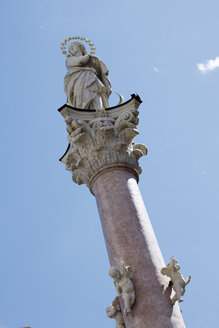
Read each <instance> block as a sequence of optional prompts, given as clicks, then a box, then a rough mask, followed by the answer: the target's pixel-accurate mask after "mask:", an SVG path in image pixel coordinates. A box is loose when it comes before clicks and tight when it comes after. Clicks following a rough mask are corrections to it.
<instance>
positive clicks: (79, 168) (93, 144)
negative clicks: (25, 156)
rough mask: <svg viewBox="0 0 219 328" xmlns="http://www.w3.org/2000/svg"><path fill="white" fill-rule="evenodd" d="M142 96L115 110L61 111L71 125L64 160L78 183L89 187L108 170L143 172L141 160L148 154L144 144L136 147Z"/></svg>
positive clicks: (133, 97)
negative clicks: (140, 164)
mask: <svg viewBox="0 0 219 328" xmlns="http://www.w3.org/2000/svg"><path fill="white" fill-rule="evenodd" d="M140 103H141V100H140V98H139V97H138V96H136V95H132V98H131V99H130V100H129V101H127V102H125V103H123V104H121V105H118V106H115V107H111V108H107V109H100V110H84V109H77V108H74V107H71V106H69V105H67V104H66V105H64V106H62V107H61V108H60V109H59V112H60V113H61V115H62V116H63V117H64V119H65V122H66V124H67V131H68V133H69V134H68V137H67V139H68V142H69V146H68V148H67V150H66V152H65V154H64V155H63V156H62V157H61V158H60V161H61V162H63V163H64V164H65V167H66V169H67V170H69V171H71V172H72V179H73V181H74V182H76V183H77V184H79V185H80V184H86V185H87V186H88V187H89V188H90V187H91V186H90V184H91V182H92V181H93V178H94V177H95V176H96V175H97V174H98V172H99V171H103V169H104V168H105V167H106V168H107V167H112V166H113V167H116V164H118V167H121V164H122V166H123V167H124V169H126V167H127V169H129V170H130V168H132V169H133V172H136V174H135V175H138V174H140V173H141V167H140V166H139V163H138V159H139V158H140V157H141V156H143V155H146V154H147V148H146V147H145V146H144V145H142V144H134V142H133V139H134V137H135V136H136V135H138V134H139V132H138V130H137V125H138V122H139V119H138V114H139V112H138V107H139V105H140Z"/></svg>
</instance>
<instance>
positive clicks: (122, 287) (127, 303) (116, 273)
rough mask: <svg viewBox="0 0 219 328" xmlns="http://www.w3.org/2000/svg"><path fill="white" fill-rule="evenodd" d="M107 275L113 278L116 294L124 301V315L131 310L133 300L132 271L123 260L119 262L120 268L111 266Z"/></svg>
mask: <svg viewBox="0 0 219 328" xmlns="http://www.w3.org/2000/svg"><path fill="white" fill-rule="evenodd" d="M109 275H110V277H111V278H113V279H114V284H115V287H116V290H117V294H118V296H121V297H122V299H123V301H124V312H125V314H126V315H128V313H130V312H131V308H132V306H133V304H134V302H135V290H134V285H133V283H132V281H131V279H132V278H133V272H132V269H131V267H130V266H126V265H125V264H124V261H121V262H120V269H118V268H117V267H111V268H110V269H109Z"/></svg>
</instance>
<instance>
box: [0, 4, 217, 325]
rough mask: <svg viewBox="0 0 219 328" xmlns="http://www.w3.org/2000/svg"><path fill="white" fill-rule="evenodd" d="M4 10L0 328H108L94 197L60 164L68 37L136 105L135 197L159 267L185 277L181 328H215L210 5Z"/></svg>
mask: <svg viewBox="0 0 219 328" xmlns="http://www.w3.org/2000/svg"><path fill="white" fill-rule="evenodd" d="M0 9H1V10H0V12H1V22H2V28H1V34H2V35H1V43H2V51H1V63H2V64H3V65H2V73H1V78H2V84H1V85H2V87H1V91H2V94H1V109H2V110H1V115H2V119H1V128H0V132H1V155H2V160H1V175H2V176H1V203H2V204H1V214H2V215H1V221H0V264H1V265H0V267H1V273H0V328H17V327H24V326H31V327H32V328H50V327H51V328H60V327H64V328H70V327H71V328H72V327H77V326H79V325H80V326H81V327H88V326H89V327H102V326H104V327H105V328H111V327H115V322H114V320H110V319H109V318H107V317H106V315H105V308H106V307H107V306H108V305H109V304H110V303H111V301H112V299H113V297H114V296H115V290H114V286H113V283H112V280H111V279H110V277H108V273H107V272H108V268H109V261H108V258H107V253H106V248H105V244H104V239H103V235H102V230H101V225H100V220H99V217H98V212H97V208H96V203H95V198H94V197H93V196H92V195H91V194H90V192H89V190H88V189H87V188H86V187H85V186H78V185H76V184H74V183H73V182H72V180H71V174H70V173H69V172H67V171H65V168H64V165H63V164H62V163H60V162H59V161H58V159H59V158H60V157H61V156H62V154H63V153H64V152H65V150H66V147H67V139H66V137H67V132H66V128H65V123H64V120H63V118H62V117H61V115H60V114H59V113H58V112H57V109H58V108H59V107H61V106H62V105H63V104H64V103H65V99H66V97H65V94H64V91H63V78H64V75H65V73H66V68H65V57H64V55H63V54H61V51H60V43H61V42H62V41H63V40H64V39H65V38H66V37H67V38H68V37H69V36H75V35H80V36H85V37H87V38H89V39H90V40H92V41H93V42H94V43H95V46H96V49H97V50H96V54H97V56H98V57H99V58H101V59H102V60H103V61H104V62H105V63H106V64H107V66H108V68H109V71H110V79H111V83H112V87H113V89H114V90H115V91H117V92H119V93H120V94H122V95H123V96H124V97H125V99H126V100H128V99H129V98H130V94H132V93H138V94H139V95H140V97H141V98H142V100H143V103H142V104H141V106H140V124H139V131H140V135H139V136H138V137H137V138H136V142H141V143H145V144H146V146H147V147H148V150H149V152H148V156H147V157H145V158H142V159H141V161H140V163H141V166H142V169H143V173H142V175H141V178H140V183H139V187H140V190H141V193H142V197H143V199H144V201H145V205H146V207H147V210H148V213H149V216H150V219H151V222H152V225H153V227H154V230H155V233H156V236H157V238H158V242H159V245H160V247H161V251H162V253H163V256H164V259H165V261H166V263H167V262H168V261H169V258H170V257H171V256H172V255H174V256H175V257H176V258H177V260H178V262H179V263H180V265H181V268H182V273H183V275H184V276H187V275H188V274H191V275H192V280H191V283H190V284H189V285H188V286H187V291H186V294H185V297H184V303H182V305H181V307H182V310H183V317H184V320H185V322H186V325H187V327H189V328H206V327H216V326H217V325H218V321H219V313H218V306H219V301H218V278H217V272H218V270H219V264H218V260H217V259H218V228H219V227H218V225H219V223H218V213H219V202H218V191H219V190H218V189H219V185H218V166H219V165H218V161H219V156H218V145H219V130H218V121H219V110H218V109H219V97H218V79H219V68H218V67H217V66H218V59H217V57H218V56H219V46H218V45H219V33H218V30H219V20H218V12H219V3H218V1H216V0H214V1H213V0H208V1H207V0H205V1H202V0H192V1H189V0H184V1H178V0H166V1H164V0H153V1H148V0H139V1H138V0H136V1H135V2H134V1H130V0H117V1H115V0H111V1H103V0H102V1H100V0H96V1H95V0H93V1H85V2H82V1H74V0H71V1H67V0H63V1H57V0H53V1H52V0H51V1H49V0H45V1H24V0H21V1H10V0H7V1H2V2H1V4H0ZM209 60H211V61H210V62H209ZM198 64H201V65H202V66H200V65H199V66H198ZM203 65H204V66H203ZM117 101H118V99H117V97H116V96H112V99H111V105H115V104H116V103H117Z"/></svg>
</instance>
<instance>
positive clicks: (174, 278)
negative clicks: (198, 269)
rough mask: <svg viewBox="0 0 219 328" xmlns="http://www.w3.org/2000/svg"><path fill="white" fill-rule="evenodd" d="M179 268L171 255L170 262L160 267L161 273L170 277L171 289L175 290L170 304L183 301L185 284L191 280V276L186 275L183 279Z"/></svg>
mask: <svg viewBox="0 0 219 328" xmlns="http://www.w3.org/2000/svg"><path fill="white" fill-rule="evenodd" d="M179 270H180V266H179V264H178V263H177V260H176V259H175V257H174V256H172V257H171V262H170V263H169V264H168V265H167V267H165V268H162V269H161V273H162V274H163V275H164V276H168V277H170V279H171V283H172V285H173V289H174V290H175V292H176V294H175V295H174V297H173V298H172V305H174V304H175V303H176V301H178V302H183V298H182V296H183V295H184V293H185V286H186V285H187V284H188V283H189V282H190V280H191V276H188V278H187V279H186V280H185V279H184V278H183V276H182V274H181V273H180V272H179Z"/></svg>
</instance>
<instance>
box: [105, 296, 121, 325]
mask: <svg viewBox="0 0 219 328" xmlns="http://www.w3.org/2000/svg"><path fill="white" fill-rule="evenodd" d="M106 314H107V316H108V317H109V318H111V319H112V318H113V319H115V320H116V328H125V322H124V319H123V316H122V311H121V307H120V304H119V299H118V297H115V298H114V300H113V301H112V304H111V305H109V306H108V307H107V308H106Z"/></svg>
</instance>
